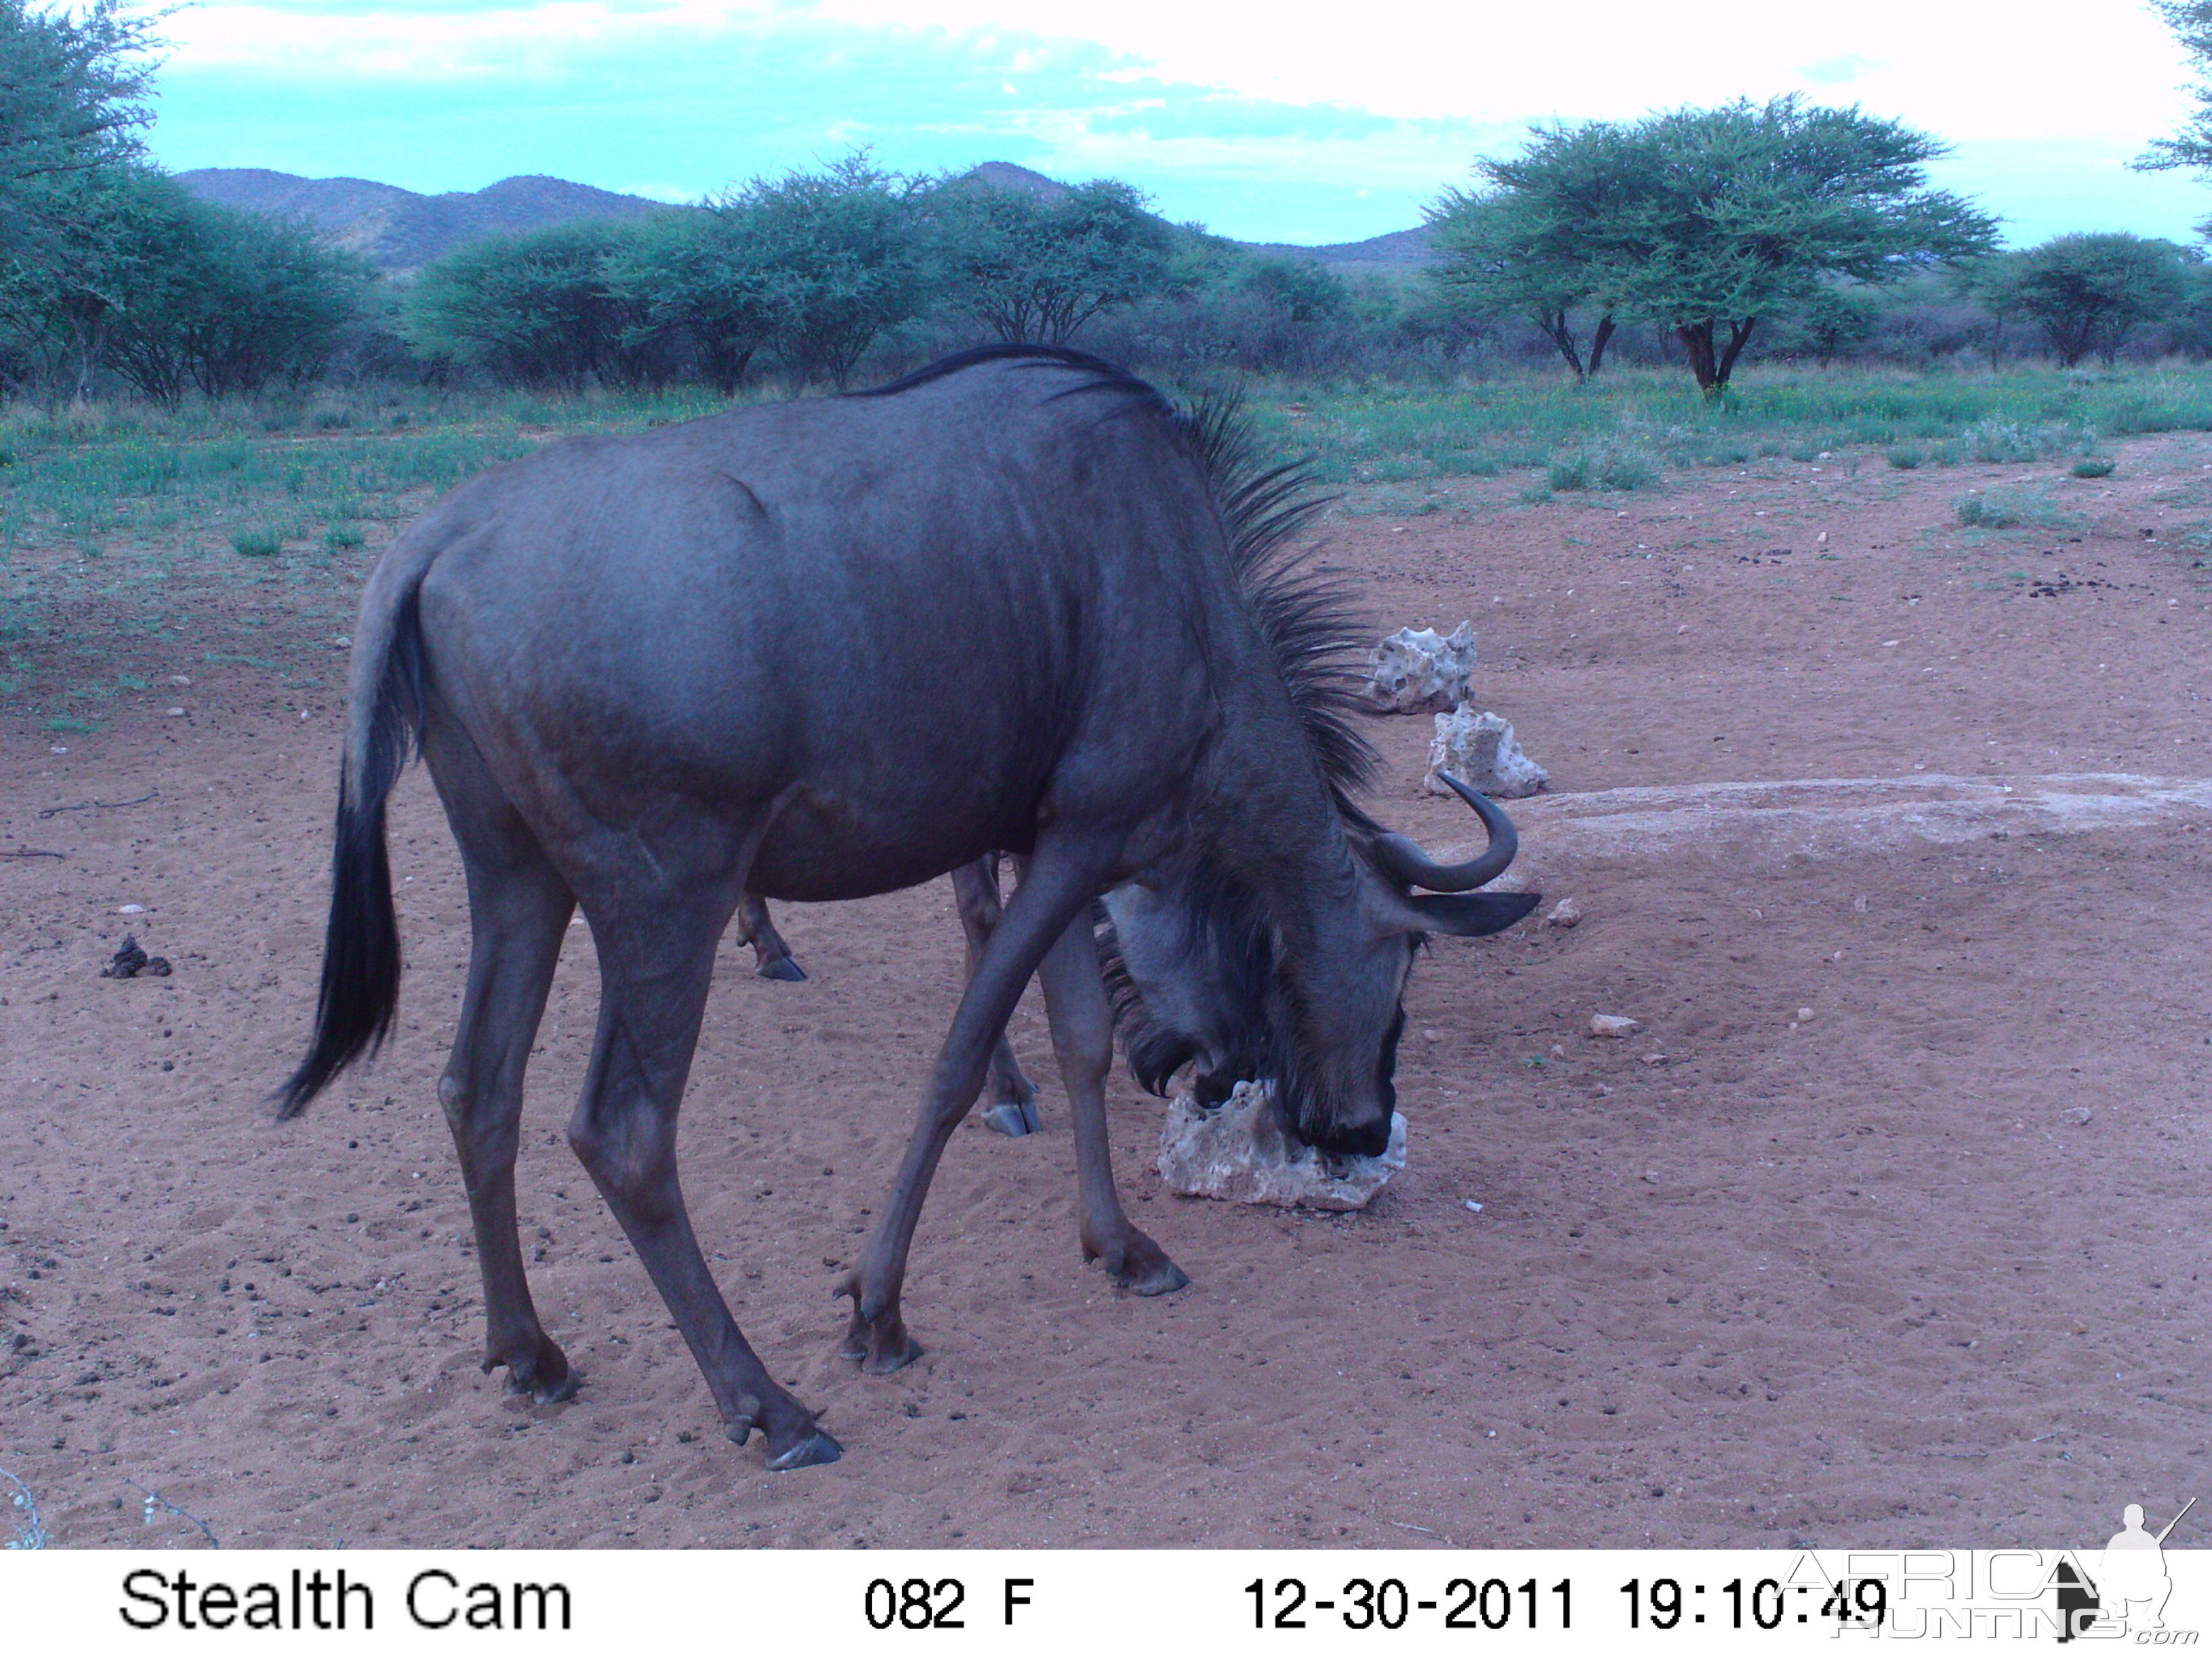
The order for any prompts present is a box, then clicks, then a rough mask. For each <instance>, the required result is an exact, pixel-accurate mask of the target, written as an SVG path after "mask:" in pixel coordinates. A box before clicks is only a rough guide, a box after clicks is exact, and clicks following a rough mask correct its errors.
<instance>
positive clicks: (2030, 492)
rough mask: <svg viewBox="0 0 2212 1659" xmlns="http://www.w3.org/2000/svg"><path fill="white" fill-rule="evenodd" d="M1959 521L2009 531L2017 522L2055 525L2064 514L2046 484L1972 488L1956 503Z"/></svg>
mask: <svg viewBox="0 0 2212 1659" xmlns="http://www.w3.org/2000/svg"><path fill="white" fill-rule="evenodd" d="M1959 522H1960V524H1962V525H1971V526H1973V527H1975V528H1976V529H1980V530H2012V529H2015V528H2017V527H2019V526H2021V525H2045V526H2057V525H2062V524H2064V523H2066V522H2067V515H2066V514H2065V513H2063V512H2062V511H2061V510H2060V509H2059V507H2058V504H2057V502H2056V501H2053V500H2051V489H2050V487H2049V486H2048V485H2043V484H2039V485H2035V486H2033V487H2032V488H2027V489H1990V490H1976V491H1974V492H1973V493H1972V495H1966V496H1964V497H1962V498H1961V499H1960V502H1959Z"/></svg>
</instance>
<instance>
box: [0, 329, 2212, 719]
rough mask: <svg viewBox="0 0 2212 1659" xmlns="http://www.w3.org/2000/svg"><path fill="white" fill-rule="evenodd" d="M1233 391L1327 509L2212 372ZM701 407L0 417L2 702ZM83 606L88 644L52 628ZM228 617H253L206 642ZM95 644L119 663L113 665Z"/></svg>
mask: <svg viewBox="0 0 2212 1659" xmlns="http://www.w3.org/2000/svg"><path fill="white" fill-rule="evenodd" d="M1169 389H1170V390H1171V391H1174V392H1178V393H1182V394H1186V395H1187V394H1189V393H1192V392H1198V391H1202V390H1205V389H1206V386H1205V385H1204V384H1203V383H1202V382H1201V381H1200V380H1197V379H1194V380H1193V381H1192V382H1191V383H1190V384H1188V385H1176V386H1170V388H1169ZM1245 398H1246V404H1247V407H1248V408H1249V410H1250V412H1251V416H1252V419H1253V421H1254V423H1255V427H1256V428H1257V429H1258V436H1259V438H1260V441H1261V445H1262V446H1263V447H1264V448H1266V449H1268V450H1273V451H1274V452H1277V453H1282V454H1285V455H1298V454H1307V455H1310V457H1311V458H1312V462H1313V465H1314V468H1315V471H1316V474H1317V476H1318V477H1319V479H1320V480H1321V481H1322V483H1324V484H1326V485H1329V486H1333V487H1334V488H1336V489H1342V490H1345V491H1346V492H1347V502H1346V507H1347V510H1350V511H1354V512H1362V513H1388V514H1391V515H1394V516H1401V517H1413V516H1419V515H1422V514H1428V513H1469V512H1478V511H1495V510H1503V509H1505V508H1507V507H1510V505H1511V504H1512V503H1514V502H1516V501H1519V502H1523V503H1531V502H1541V501H1552V500H1555V499H1558V498H1559V497H1560V496H1563V495H1565V496H1571V495H1574V494H1575V493H1576V492H1578V491H1579V492H1583V493H1585V494H1588V493H1591V492H1601V491H1652V490H1660V489H1664V488H1665V487H1666V484H1667V481H1668V477H1670V476H1675V475H1680V474H1681V473H1683V472H1685V471H1689V470H1692V469H1705V468H1713V469H1726V470H1727V471H1729V473H1730V474H1734V473H1736V472H1741V471H1746V470H1748V469H1751V468H1753V467H1762V468H1766V467H1773V466H1777V465H1789V466H1795V465H1802V466H1807V467H1811V466H1820V467H1823V468H1829V469H1833V470H1837V471H1847V470H1849V469H1850V468H1852V467H1855V466H1857V465H1862V464H1869V463H1873V461H1874V458H1875V457H1877V456H1879V457H1882V458H1884V459H1886V460H1887V464H1888V465H1890V466H1892V467H1895V468H1898V469H1899V470H1911V469H1912V468H1915V467H1920V466H1946V465H1961V464H1966V463H1971V462H1980V463H1984V464H1997V465H2013V464H2019V463H2049V464H2051V465H2052V470H2053V471H2062V470H2063V469H2065V468H2066V467H2067V466H2069V465H2070V466H2071V468H2072V470H2073V471H2074V472H2075V476H2076V477H2083V478H2088V477H2103V476H2109V471H2110V461H2109V457H2108V456H2106V454H2104V453H2100V452H2101V450H2102V447H2103V445H2104V443H2105V442H2106V441H2108V440H2110V439H2111V438H2112V437H2115V436H2121V435H2128V434H2131V433H2146V432H2167V431H2177V430H2200V431H2212V368H2203V369H2195V368H2184V369H2173V368H2158V369H2146V370H2126V371H2122V372H2119V373H2117V374H2105V373H2100V374H2063V373H2060V372H2058V371H2056V370H2051V369H2045V368H2020V369H2014V370H2008V371H2005V372H2002V373H1990V372H1966V371H1959V372H1945V373H1935V374H1911V373H1908V372H1905V371H1903V370H1887V369H1881V370H1861V369H1848V368H1838V369H1832V370H1820V369H1816V368H1787V367H1762V366H1753V368H1749V369H1747V370H1745V371H1743V372H1742V373H1741V374H1739V375H1738V376H1737V377H1736V380H1735V385H1734V386H1732V387H1731V389H1730V391H1729V395H1728V396H1727V397H1726V398H1723V399H1721V400H1719V401H1717V402H1710V403H1709V402H1707V401H1706V400H1705V399H1704V398H1700V397H1699V395H1698V392H1697V391H1696V388H1695V387H1694V386H1692V384H1691V382H1690V380H1689V377H1688V376H1687V375H1686V374H1681V373H1680V372H1676V371H1662V370H1656V369H1632V370H1626V371H1624V370H1622V369H1620V368H1618V367H1616V368H1611V369H1608V370H1607V371H1606V372H1605V374H1602V375H1601V377H1600V378H1599V379H1598V380H1597V381H1596V382H1595V383H1594V384H1591V385H1587V386H1583V385H1577V384H1576V383H1575V382H1574V381H1573V380H1571V379H1570V378H1568V377H1567V376H1566V375H1565V374H1564V373H1555V372H1552V371H1550V370H1541V371H1536V370H1532V371H1528V372H1516V373H1513V374H1502V375H1498V376H1496V377H1493V378H1489V379H1483V380H1468V381H1465V382H1462V383H1461V384H1458V385H1455V386H1454V385H1432V384H1424V385H1422V386H1418V387H1409V386H1384V385H1377V384H1374V383H1370V382H1359V383H1355V382H1350V381H1345V382H1336V383H1312V382H1293V381H1289V380H1259V381H1255V382H1253V383H1251V384H1249V386H1247V387H1246V388H1245ZM724 407H726V404H724V403H723V401H722V400H720V399H719V398H714V397H712V396H710V395H708V394H706V393H704V392H701V391H698V390H696V389H682V390H678V391H674V392H666V393H661V394H652V393H644V392H623V393H607V394H594V395H592V396H588V397H584V398H556V397H550V396H542V395H536V394H527V393H501V394H496V395H488V396H487V395H475V396H462V395H447V394H444V393H440V392H434V391H428V390H422V389H419V388H400V389H395V390H386V391H378V390H376V389H374V388H370V389H345V390H337V389H326V390H325V391H323V392H319V393H317V394H315V395H314V396H313V397H305V398H296V399H289V400H285V401H283V402H272V403H271V404H268V405H267V406H265V407H263V408H259V409H255V408H248V407H245V406H241V405H236V404H183V405H180V406H179V408H177V409H174V410H159V409H152V408H146V407H140V406H135V405H129V404H94V405H91V406H88V407H85V408H81V409H70V410H62V411H59V412H58V413H52V414H48V413H44V412H40V411H38V410H28V409H26V408H24V407H22V406H20V405H9V406H8V407H5V408H0V652H4V653H6V657H7V663H6V666H7V672H6V674H5V676H4V678H0V699H4V701H5V703H6V706H8V707H9V708H11V709H15V710H19V711H20V710H23V709H24V708H26V702H27V700H33V701H30V702H29V708H30V710H31V712H33V713H34V714H39V715H44V714H49V713H52V714H62V713H64V711H66V710H67V709H68V708H69V707H70V705H69V702H68V701H67V699H68V697H69V696H70V693H71V691H73V690H82V689H83V688H84V687H86V686H88V685H100V686H108V685H120V684H121V680H120V677H119V676H118V674H117V669H118V667H120V668H132V669H136V668H146V669H148V670H149V671H151V670H152V665H154V664H155V662H156V661H159V662H161V663H162V664H165V666H162V667H161V669H160V670H159V672H161V673H167V672H168V671H171V668H173V666H174V665H175V663H174V660H173V659H179V658H181V659H183V660H185V661H189V660H190V659H191V658H190V656H189V655H188V654H186V653H183V652H180V651H179V648H178V644H177V642H178V641H185V640H188V641H190V644H191V649H192V650H193V651H195V652H196V651H198V650H200V649H202V648H204V647H205V646H206V645H208V644H210V643H215V642H218V641H225V640H228V641H232V642H245V641H246V640H248V639H250V640H251V641H252V644H253V646H254V647H256V650H255V653H254V655H253V656H252V657H251V658H239V657H227V656H226V655H225V654H224V653H214V654H212V655H210V657H209V660H210V661H214V662H223V661H232V662H236V663H239V664H240V665H244V664H246V663H249V662H250V663H251V664H252V665H253V666H256V667H263V668H283V669H287V670H299V671H310V672H311V671H313V670H314V669H315V668H316V667H319V666H320V665H321V664H320V661H319V660H315V661H311V660H310V659H308V658H307V655H306V653H307V652H308V651H310V650H311V649H312V650H317V651H327V650H328V649H330V648H331V647H330V646H329V643H328V641H329V640H330V638H331V636H332V635H335V634H337V633H341V632H343V631H345V629H346V618H348V617H350V616H351V614H352V612H353V610H354V608H355V606H356V604H357V603H358V592H359V590H358V581H359V579H360V578H361V577H362V575H363V574H365V573H366V571H367V569H368V564H369V562H370V554H369V544H370V542H371V541H372V539H374V541H376V542H378V543H379V544H380V543H381V541H382V539H383V538H382V537H381V536H375V537H372V535H371V533H370V527H371V526H379V525H397V524H399V523H403V522H404V521H405V520H409V519H410V518H412V517H413V516H414V515H415V514H416V513H418V512H420V511H421V509H422V507H423V506H424V505H425V504H426V503H427V502H428V501H429V500H430V499H431V498H432V497H433V496H434V495H436V494H437V493H438V492H440V491H441V490H444V489H447V488H450V487H451V486H452V485H453V484H454V483H458V482H459V481H460V480H461V479H463V478H465V477H469V476H471V474H473V473H476V472H478V471H483V469H485V468H487V467H489V466H492V465H497V464H498V463H500V462H502V461H506V460H509V459H514V458H515V457H518V456H521V455H525V454H527V453H531V452H532V450H534V449H536V448H537V447H539V446H540V445H542V444H544V442H546V441H549V439H551V438H555V437H558V436H562V435H568V434H572V433H583V432H622V431H639V430H642V429H644V428H647V427H651V426H655V425H659V424H662V423H665V422H670V421H678V420H684V419H687V418H690V417H691V416H698V415H702V414H707V413H710V412H713V411H714V410H720V409H721V408H724ZM2100 469H2103V470H2101V471H2100ZM1487 480H1495V481H1496V482H1495V483H1485V482H1484V481H1487ZM1959 511H1960V518H1961V520H1962V522H1966V523H1968V524H1970V525H1972V526H1974V527H1977V528H1980V529H1989V530H2003V529H2008V528H2013V527H2017V526H2025V525H2050V524H2057V523H2062V522H2066V521H2067V520H2066V518H2065V515H2064V514H2063V513H2061V512H2060V511H2059V508H2058V506H2057V499H2056V498H2055V497H2052V496H2051V495H2048V494H2047V493H2045V494H2042V495H2034V494H2031V495H2025V496H2022V495H2019V494H2018V492H2016V491H2007V490H1989V491H1984V492H1982V493H1981V494H1980V495H1974V496H1969V497H1968V498H1967V499H1966V501H1963V502H1961V503H1960V509H1959ZM210 595H220V596H221V606H220V609H221V613H222V616H223V617H224V618H225V623H224V625H223V628H222V629H219V628H215V627H210V625H209V624H208V623H206V622H205V621H204V617H206V616H207V615H208V614H210V613H209V612H208V611H207V610H206V609H204V601H205V600H206V599H208V597H209V596H210ZM87 615H97V616H100V617H102V618H103V619H104V620H103V622H102V624H101V626H102V628H103V629H106V633H107V635H108V636H109V637H107V638H106V639H94V638H92V637H91V636H90V635H89V634H88V635H86V636H85V637H84V638H82V639H81V640H80V639H76V638H75V637H74V636H70V635H57V634H56V633H55V632H54V631H53V630H54V629H65V628H69V627H73V626H77V625H78V624H76V623H73V622H71V621H70V619H71V618H74V617H82V616H87ZM240 617H244V618H245V620H244V621H243V622H242V623H241V622H240V620H239V619H240ZM233 624H235V625H236V626H238V627H239V628H240V629H252V630H253V631H252V632H251V633H250V634H246V633H240V632H227V631H224V629H227V628H228V627H230V626H231V625H233ZM116 641H121V642H123V643H124V644H125V646H126V647H127V648H128V649H129V650H130V651H131V652H132V653H139V654H133V655H131V656H129V657H116V658H112V659H111V656H112V649H111V647H112V646H113V645H114V644H115V642H116ZM33 642H35V644H36V648H35V649H32V648H31V647H32V644H33ZM69 664H74V665H69ZM140 678H145V676H144V675H141V676H140ZM156 683H157V684H158V678H156Z"/></svg>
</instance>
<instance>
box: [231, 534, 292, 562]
mask: <svg viewBox="0 0 2212 1659" xmlns="http://www.w3.org/2000/svg"><path fill="white" fill-rule="evenodd" d="M230 544H231V545H232V546H233V547H234V548H235V549H237V550H238V551H239V552H240V553H242V554H243V555H245V556H246V557H247V558H249V559H273V558H275V557H276V555H277V553H278V552H279V551H281V550H283V545H284V539H283V537H281V536H279V535H278V534H277V533H276V532H275V531H273V530H234V531H232V532H230Z"/></svg>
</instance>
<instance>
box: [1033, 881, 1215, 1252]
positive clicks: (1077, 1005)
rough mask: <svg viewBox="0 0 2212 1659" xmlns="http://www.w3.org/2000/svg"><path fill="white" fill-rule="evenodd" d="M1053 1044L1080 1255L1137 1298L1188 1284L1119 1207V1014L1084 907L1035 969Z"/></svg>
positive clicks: (1089, 919) (1158, 1248)
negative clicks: (1113, 1139)
mask: <svg viewBox="0 0 2212 1659" xmlns="http://www.w3.org/2000/svg"><path fill="white" fill-rule="evenodd" d="M1037 979H1038V981H1039V982H1040V983H1041V984H1042V986H1043V987H1044V1001H1045V1008H1046V1010H1047V1012H1048V1013H1049V1014H1050V1016H1051V1018H1052V1046H1053V1052H1054V1054H1055V1055H1056V1056H1058V1058H1059V1060H1060V1081H1061V1082H1062V1083H1063V1084H1065V1085H1066V1088H1067V1099H1068V1108H1069V1112H1070V1115H1071V1116H1072V1118H1073V1121H1074V1125H1075V1179H1076V1205H1077V1210H1078V1214H1079V1236H1080V1237H1081V1239H1082V1241H1083V1259H1084V1260H1085V1261H1096V1262H1097V1263H1099V1264H1100V1265H1101V1266H1103V1267H1104V1268H1105V1269H1106V1271H1107V1272H1108V1273H1110V1274H1112V1275H1113V1279H1114V1282H1115V1284H1116V1285H1120V1286H1121V1288H1122V1289H1124V1290H1127V1291H1135V1292H1136V1293H1137V1294H1138V1295H1139V1296H1163V1295H1165V1294H1166V1293H1167V1292H1168V1291H1179V1290H1181V1289H1182V1287H1183V1286H1184V1285H1188V1284H1189V1283H1190V1279H1189V1278H1188V1276H1187V1275H1186V1274H1185V1273H1183V1270H1182V1268H1180V1267H1176V1264H1175V1263H1174V1262H1173V1261H1170V1260H1169V1259H1168V1254H1167V1252H1166V1251H1165V1250H1163V1249H1161V1248H1160V1247H1159V1246H1158V1244H1155V1243H1153V1242H1152V1238H1151V1237H1149V1236H1148V1235H1147V1234H1146V1232H1145V1231H1143V1230H1142V1229H1141V1228H1139V1227H1138V1226H1137V1225H1136V1224H1135V1223H1133V1222H1132V1221H1131V1220H1130V1219H1129V1218H1128V1215H1127V1212H1124V1211H1123V1209H1122V1208H1121V1194H1120V1193H1119V1192H1118V1191H1116V1190H1115V1186H1114V1161H1113V1153H1112V1152H1111V1150H1110V1149H1109V1147H1108V1146H1107V1142H1106V1073H1107V1070H1108V1068H1109V1066H1111V1065H1112V1064H1113V1060H1114V1012H1113V1009H1112V1007H1111V1006H1110V1005H1109V1003H1108V1002H1107V1000H1106V987H1105V984H1104V982H1103V981H1102V980H1101V978H1100V976H1099V972H1098V947H1097V942H1096V940H1094V939H1093V938H1092V937H1091V918H1090V915H1088V914H1087V913H1086V914H1085V915H1080V916H1078V917H1077V918H1076V919H1075V921H1073V922H1072V923H1070V924H1069V926H1068V928H1067V931H1066V933H1062V934H1061V935H1060V939H1059V940H1058V942H1057V943H1055V944H1054V945H1053V947H1052V949H1051V950H1050V951H1048V952H1047V953H1046V955H1045V959H1044V961H1043V962H1042V963H1039V964H1038V967H1037Z"/></svg>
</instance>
